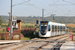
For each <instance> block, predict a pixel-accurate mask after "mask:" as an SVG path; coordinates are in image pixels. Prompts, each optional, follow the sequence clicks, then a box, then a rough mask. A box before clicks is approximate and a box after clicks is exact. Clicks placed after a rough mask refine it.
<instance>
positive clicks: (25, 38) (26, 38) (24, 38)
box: [21, 36, 30, 40]
mask: <svg viewBox="0 0 75 50" xmlns="http://www.w3.org/2000/svg"><path fill="white" fill-rule="evenodd" d="M21 40H30V38H28V37H24V36H23V37H22V38H21Z"/></svg>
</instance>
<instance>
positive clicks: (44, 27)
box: [39, 21, 66, 37]
mask: <svg viewBox="0 0 75 50" xmlns="http://www.w3.org/2000/svg"><path fill="white" fill-rule="evenodd" d="M65 29H66V25H65V24H61V23H56V22H51V21H40V22H39V37H51V36H56V35H62V34H65Z"/></svg>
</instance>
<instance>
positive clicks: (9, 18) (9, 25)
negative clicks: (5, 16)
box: [9, 12, 10, 27]
mask: <svg viewBox="0 0 75 50" xmlns="http://www.w3.org/2000/svg"><path fill="white" fill-rule="evenodd" d="M9 27H10V12H9Z"/></svg>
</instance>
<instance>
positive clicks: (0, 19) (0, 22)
mask: <svg viewBox="0 0 75 50" xmlns="http://www.w3.org/2000/svg"><path fill="white" fill-rule="evenodd" d="M1 25H2V18H1V16H0V26H1Z"/></svg>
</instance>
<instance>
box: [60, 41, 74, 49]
mask: <svg viewBox="0 0 75 50" xmlns="http://www.w3.org/2000/svg"><path fill="white" fill-rule="evenodd" d="M60 50H75V41H66V42H65V43H63V44H62V46H61V47H60Z"/></svg>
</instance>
